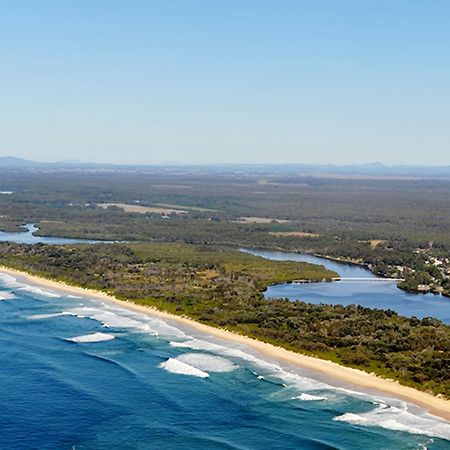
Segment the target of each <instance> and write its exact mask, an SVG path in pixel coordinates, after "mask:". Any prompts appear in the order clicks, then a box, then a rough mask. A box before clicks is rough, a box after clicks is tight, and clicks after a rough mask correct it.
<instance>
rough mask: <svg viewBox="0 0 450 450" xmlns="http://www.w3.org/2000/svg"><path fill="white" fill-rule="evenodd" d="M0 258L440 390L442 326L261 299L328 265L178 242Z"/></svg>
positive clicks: (3, 249)
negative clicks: (273, 287) (280, 285)
mask: <svg viewBox="0 0 450 450" xmlns="http://www.w3.org/2000/svg"><path fill="white" fill-rule="evenodd" d="M0 264H3V265H5V266H7V267H11V268H15V269H19V270H23V271H26V272H28V273H31V274H34V275H39V276H43V277H46V278H51V279H54V280H58V281H63V282H65V283H69V284H72V285H77V286H82V287H86V288H93V289H97V290H101V291H104V292H106V293H109V294H111V295H114V296H115V297H117V298H119V299H123V300H129V301H132V302H134V303H136V304H139V305H144V306H153V307H157V308H158V309H160V310H163V311H167V312H170V313H173V314H178V315H183V316H188V317H190V318H192V319H194V320H196V321H199V322H202V323H205V324H208V325H212V326H215V327H223V328H227V329H229V330H231V331H235V332H237V333H240V334H243V335H246V336H249V337H253V338H256V339H259V340H262V341H265V342H269V343H272V344H275V345H278V346H281V347H284V348H286V349H288V350H292V351H295V352H299V353H304V354H308V355H313V356H318V357H320V358H323V359H328V360H331V361H334V362H337V363H339V364H343V365H347V366H351V367H355V368H358V369H362V370H365V371H367V372H374V373H376V374H378V375H381V376H385V377H389V378H392V379H395V380H398V381H399V382H400V383H402V384H405V385H408V386H411V387H414V388H417V389H420V390H425V391H428V392H431V393H433V394H439V395H442V396H444V397H445V398H450V377H449V376H450V373H449V370H448V368H449V367H450V327H449V326H447V325H444V324H443V323H441V322H440V321H438V320H436V319H431V318H425V319H421V320H420V319H417V318H414V317H413V318H405V317H401V316H399V315H397V314H396V313H395V312H393V311H390V310H387V311H382V310H372V309H368V308H363V307H361V306H355V305H352V306H347V307H344V306H331V305H311V304H306V303H303V302H300V301H296V302H290V301H288V300H282V299H280V300H266V299H265V298H264V296H263V291H264V289H265V288H266V287H267V286H268V285H270V284H272V283H280V282H286V281H290V280H298V279H302V280H310V281H319V280H324V279H325V280H330V279H331V278H333V277H335V276H336V275H337V274H335V273H334V272H330V271H328V270H326V269H325V268H324V267H323V266H315V265H311V264H308V263H298V262H288V261H270V260H266V259H263V258H259V257H256V256H253V255H249V254H244V253H242V252H239V251H237V250H232V249H229V248H224V247H222V246H213V245H205V244H204V245H197V244H186V243H123V244H92V245H91V244H90V245H87V244H84V245H72V246H50V245H45V244H35V245H25V244H15V243H1V244H0Z"/></svg>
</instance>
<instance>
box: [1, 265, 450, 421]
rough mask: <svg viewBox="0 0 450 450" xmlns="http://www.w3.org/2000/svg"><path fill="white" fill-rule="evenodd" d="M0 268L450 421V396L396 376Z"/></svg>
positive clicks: (60, 282)
mask: <svg viewBox="0 0 450 450" xmlns="http://www.w3.org/2000/svg"><path fill="white" fill-rule="evenodd" d="M0 272H3V273H5V274H7V275H12V276H19V277H23V278H25V279H26V280H28V281H30V282H31V283H33V284H37V285H40V286H43V287H47V288H50V289H54V290H56V291H62V292H66V293H69V294H73V295H82V296H90V297H93V298H96V299H99V300H106V301H109V302H112V303H115V304H117V305H119V306H121V307H123V308H126V309H129V310H132V311H136V312H140V313H144V314H147V315H153V316H157V317H160V318H162V319H168V320H172V321H174V322H177V323H180V324H183V325H186V326H188V327H190V328H193V329H194V330H196V331H199V332H201V333H204V334H207V335H210V336H213V337H216V338H219V339H224V340H226V341H229V342H235V343H238V344H244V345H246V346H248V347H250V348H251V349H253V350H256V351H258V352H260V353H261V354H263V355H265V356H268V357H270V358H272V359H274V360H277V361H282V362H285V363H289V364H291V365H293V366H297V367H301V368H305V369H308V370H311V371H313V372H316V373H318V374H321V375H325V376H327V377H328V378H330V379H334V380H336V381H340V382H343V383H348V384H350V385H353V386H355V387H359V388H364V389H369V390H375V391H378V392H380V393H383V394H387V395H388V396H391V397H394V398H398V399H401V400H404V401H406V402H408V403H411V404H413V405H416V406H418V407H420V408H421V409H423V410H425V411H427V412H429V413H431V414H434V415H435V416H438V417H440V418H443V419H445V420H447V421H450V400H445V399H443V398H440V397H437V396H434V395H432V394H429V393H427V392H423V391H419V390H417V389H414V388H411V387H408V386H404V385H402V384H400V383H398V382H397V381H394V380H389V379H385V378H381V377H379V376H376V375H373V374H370V373H368V372H364V371H362V370H359V369H354V368H351V367H345V366H341V365H339V364H337V363H334V362H332V361H328V360H325V359H320V358H317V357H313V356H307V355H303V354H301V353H296V352H293V351H290V350H286V349H284V348H282V347H278V346H275V345H273V344H269V343H266V342H263V341H259V340H257V339H254V338H251V337H248V336H245V335H241V334H238V333H235V332H232V331H228V330H225V329H222V328H216V327H213V326H210V325H205V324H202V323H200V322H196V321H195V320H193V319H189V318H187V317H184V316H178V315H176V314H171V313H168V312H165V311H161V310H159V309H157V308H155V307H150V306H144V305H139V304H137V303H133V302H131V301H127V300H119V299H118V298H116V297H114V296H112V295H109V294H107V293H105V292H102V291H98V290H94V289H88V288H83V287H79V286H73V285H69V284H67V283H64V282H62V281H54V280H51V279H48V278H44V277H40V276H37V275H32V274H30V273H28V272H24V271H21V270H17V269H12V268H9V267H6V266H0Z"/></svg>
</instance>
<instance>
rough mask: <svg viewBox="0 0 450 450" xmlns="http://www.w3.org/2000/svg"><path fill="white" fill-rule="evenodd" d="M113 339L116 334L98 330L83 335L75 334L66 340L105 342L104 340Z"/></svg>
mask: <svg viewBox="0 0 450 450" xmlns="http://www.w3.org/2000/svg"><path fill="white" fill-rule="evenodd" d="M112 339H115V336H114V335H112V334H107V333H100V332H98V333H92V334H85V335H83V336H75V337H73V338H68V339H66V340H67V341H72V342H79V343H80V342H104V341H111V340H112Z"/></svg>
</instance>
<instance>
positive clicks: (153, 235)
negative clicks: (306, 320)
mask: <svg viewBox="0 0 450 450" xmlns="http://www.w3.org/2000/svg"><path fill="white" fill-rule="evenodd" d="M0 175H1V178H0V191H2V192H5V191H10V192H13V193H12V194H9V195H0V229H2V230H4V231H13V230H14V231H17V230H18V229H20V227H21V226H22V225H23V224H24V223H37V224H38V226H39V228H40V229H39V231H38V233H39V234H41V235H51V236H62V237H81V238H92V239H100V240H118V241H136V242H137V241H149V242H155V241H158V242H185V243H194V244H211V245H228V246H232V247H239V246H247V247H253V248H258V247H259V248H270V249H281V250H290V251H302V252H310V253H317V254H320V255H326V256H332V257H336V258H344V259H348V260H352V261H355V262H359V263H362V264H365V265H367V266H368V267H369V268H370V269H371V270H373V271H374V272H376V273H378V274H381V275H386V276H394V277H396V278H405V281H404V282H402V283H401V284H400V287H401V288H403V289H407V290H411V291H420V290H422V291H424V292H428V291H433V292H438V293H443V294H445V295H450V261H449V259H448V258H449V253H450V180H448V179H407V178H403V179H402V178H397V179H395V178H390V179H377V178H368V177H366V178H343V177H339V178H338V177H335V178H332V177H328V178H325V177H312V176H300V175H294V174H283V175H280V174H277V173H274V174H270V173H268V174H266V175H262V174H256V173H232V172H224V173H211V174H209V173H208V172H207V171H203V172H202V173H197V172H196V171H195V170H189V168H173V169H165V170H162V169H161V170H158V169H153V170H150V169H147V170H144V169H142V170H138V169H136V170H75V169H74V170H71V171H70V170H37V169H34V170H11V169H10V170H3V171H0ZM68 180H69V182H68ZM102 203H125V204H129V205H139V206H146V207H155V206H156V207H158V206H159V205H175V206H172V207H173V208H175V211H176V210H177V209H178V211H180V210H182V211H183V212H182V213H176V212H175V213H172V214H169V215H162V214H161V213H155V212H147V213H145V214H142V213H138V212H126V211H124V210H123V209H121V208H118V207H114V206H111V207H109V208H107V209H104V208H102V207H100V206H98V205H99V204H102ZM242 218H257V219H258V218H259V219H265V220H259V221H258V220H253V221H252V220H250V221H249V220H242ZM272 219H273V220H272ZM263 222H265V223H263ZM437 264H439V266H438V265H437Z"/></svg>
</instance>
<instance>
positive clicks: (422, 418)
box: [333, 403, 450, 440]
mask: <svg viewBox="0 0 450 450" xmlns="http://www.w3.org/2000/svg"><path fill="white" fill-rule="evenodd" d="M333 420H337V421H340V422H347V423H350V424H354V425H361V426H372V427H381V428H385V429H387V430H393V431H403V432H406V433H410V434H418V435H423V436H429V437H438V438H441V439H447V440H450V423H448V422H446V421H444V420H441V419H438V418H437V417H434V416H431V415H429V414H426V413H425V414H423V415H418V414H412V413H411V412H409V411H408V410H407V406H406V404H404V407H402V408H399V407H396V406H391V405H387V404H384V403H380V404H379V405H378V406H377V407H376V408H375V409H373V410H371V411H368V412H365V413H351V412H350V413H345V414H342V415H341V416H337V417H335V418H334V419H333Z"/></svg>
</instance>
